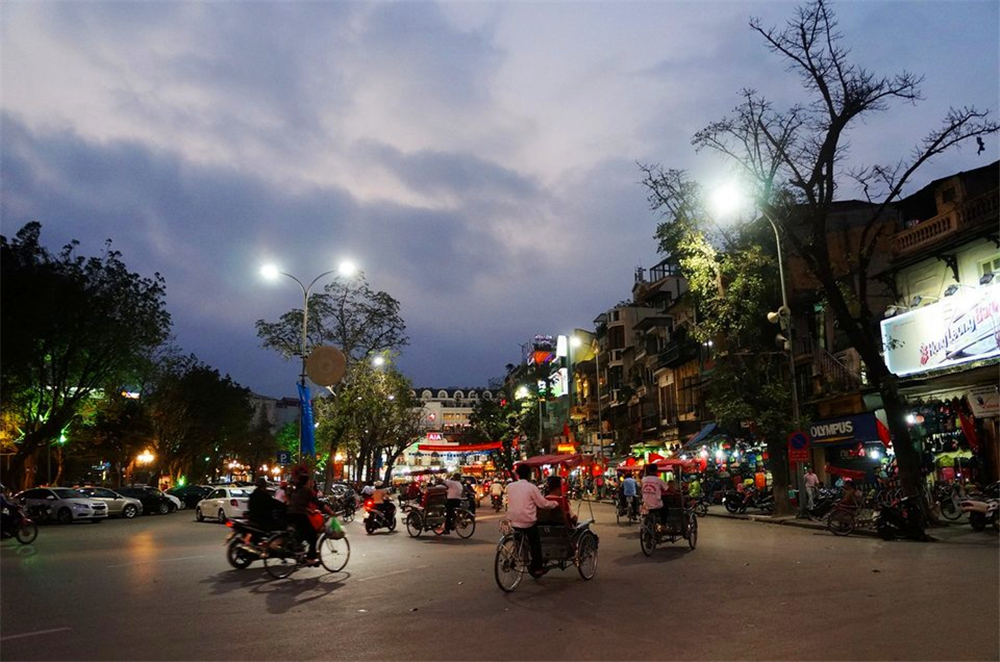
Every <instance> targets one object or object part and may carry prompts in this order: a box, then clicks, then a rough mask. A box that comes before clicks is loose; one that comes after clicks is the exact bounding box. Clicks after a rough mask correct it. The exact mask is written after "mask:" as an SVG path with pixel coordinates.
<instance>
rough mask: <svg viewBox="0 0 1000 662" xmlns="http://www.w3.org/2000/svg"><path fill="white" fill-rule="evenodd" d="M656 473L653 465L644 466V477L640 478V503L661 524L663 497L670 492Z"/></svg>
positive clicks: (663, 519)
mask: <svg viewBox="0 0 1000 662" xmlns="http://www.w3.org/2000/svg"><path fill="white" fill-rule="evenodd" d="M656 472H657V470H656V465H655V464H647V465H646V475H645V476H643V477H642V502H643V504H645V506H646V508H647V509H648V510H649V512H650V514H651V515H654V516H656V517H657V519H658V520H659V522H660V523H661V524H662V523H663V522H664V521H665V518H664V515H665V514H666V513H664V512H663V495H664V494H670V490H669V488H668V487H667V484H666V483H664V482H663V479H662V478H660V477H659V476H657V475H656Z"/></svg>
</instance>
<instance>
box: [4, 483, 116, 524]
mask: <svg viewBox="0 0 1000 662" xmlns="http://www.w3.org/2000/svg"><path fill="white" fill-rule="evenodd" d="M15 499H16V500H17V501H18V502H19V503H20V504H21V505H23V506H25V507H31V506H45V507H48V509H49V516H50V517H55V518H56V519H57V520H59V521H60V522H61V523H63V524H72V523H73V522H76V521H77V520H85V521H89V522H95V523H100V522H102V521H104V520H105V519H107V518H108V507H107V505H105V503H104V502H103V501H99V500H97V499H91V498H90V497H88V496H87V495H86V494H84V493H83V492H79V491H77V490H72V489H70V488H68V487H33V488H31V489H28V490H25V491H23V492H21V493H20V494H18V495H17V496H16V497H15Z"/></svg>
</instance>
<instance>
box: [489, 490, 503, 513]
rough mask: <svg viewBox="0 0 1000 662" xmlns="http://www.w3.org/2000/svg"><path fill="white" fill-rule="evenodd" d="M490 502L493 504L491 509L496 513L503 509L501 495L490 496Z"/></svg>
mask: <svg viewBox="0 0 1000 662" xmlns="http://www.w3.org/2000/svg"><path fill="white" fill-rule="evenodd" d="M490 502H491V503H492V504H493V510H495V511H497V512H498V513H499V512H500V511H501V510H502V509H503V497H502V496H500V495H499V494H494V495H492V496H490Z"/></svg>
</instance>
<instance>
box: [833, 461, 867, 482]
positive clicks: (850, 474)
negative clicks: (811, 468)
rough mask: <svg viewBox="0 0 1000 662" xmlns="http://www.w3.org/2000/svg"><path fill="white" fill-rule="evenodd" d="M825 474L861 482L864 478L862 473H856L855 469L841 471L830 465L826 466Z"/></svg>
mask: <svg viewBox="0 0 1000 662" xmlns="http://www.w3.org/2000/svg"><path fill="white" fill-rule="evenodd" d="M826 473H828V474H833V475H834V476H841V477H843V478H850V479H851V480H861V479H862V478H864V477H865V472H864V471H858V470H856V469H843V468H841V467H835V466H833V465H832V464H828V465H826Z"/></svg>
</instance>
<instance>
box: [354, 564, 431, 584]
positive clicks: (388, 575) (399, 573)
mask: <svg viewBox="0 0 1000 662" xmlns="http://www.w3.org/2000/svg"><path fill="white" fill-rule="evenodd" d="M429 567H430V566H429V565H421V566H417V567H416V568H407V569H406V570H394V571H393V572H387V573H385V574H382V575H374V576H372V577H362V578H361V579H359V580H358V581H359V582H366V581H368V580H369V579H382V578H383V577H392V576H393V575H402V574H403V573H407V572H410V571H411V570H424V569H426V568H429Z"/></svg>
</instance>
